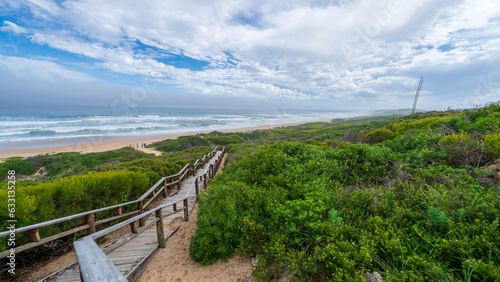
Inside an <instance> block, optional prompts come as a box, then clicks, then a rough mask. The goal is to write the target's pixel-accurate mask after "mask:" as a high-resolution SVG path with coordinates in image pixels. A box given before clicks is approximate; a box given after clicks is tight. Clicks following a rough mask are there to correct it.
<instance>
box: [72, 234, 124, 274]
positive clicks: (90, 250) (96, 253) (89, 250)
mask: <svg viewBox="0 0 500 282" xmlns="http://www.w3.org/2000/svg"><path fill="white" fill-rule="evenodd" d="M82 239H83V240H78V241H76V242H75V243H74V244H73V245H74V247H75V252H76V258H77V259H78V265H79V266H80V275H81V278H82V280H83V281H127V279H125V277H123V275H122V274H121V273H120V271H119V270H118V269H117V268H116V266H115V265H114V264H113V263H112V262H111V261H110V260H109V259H108V257H107V256H106V255H105V254H104V252H103V251H102V250H101V249H100V248H99V246H98V245H97V244H96V243H95V242H94V241H93V240H92V239H91V238H89V237H84V238H82Z"/></svg>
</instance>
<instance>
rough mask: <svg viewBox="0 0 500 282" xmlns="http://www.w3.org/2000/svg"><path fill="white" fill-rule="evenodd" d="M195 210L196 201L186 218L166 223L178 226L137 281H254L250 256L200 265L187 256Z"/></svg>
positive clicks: (195, 215)
mask: <svg viewBox="0 0 500 282" xmlns="http://www.w3.org/2000/svg"><path fill="white" fill-rule="evenodd" d="M197 211H198V204H196V206H195V207H194V209H193V213H192V214H191V215H190V217H189V221H187V222H184V221H182V220H181V219H179V220H176V221H174V222H173V223H172V224H170V225H169V227H177V226H179V227H180V228H179V230H178V231H177V232H176V233H175V234H174V235H173V236H172V237H170V238H169V239H168V240H167V242H166V244H165V249H159V250H158V253H156V255H155V257H154V258H153V260H152V261H151V263H150V264H149V265H148V267H147V268H146V270H145V271H144V273H143V274H142V275H141V277H139V279H138V281H139V282H149V281H217V282H219V281H257V280H255V278H254V277H253V276H252V270H253V267H252V263H251V259H250V258H240V257H238V256H234V257H231V258H229V259H228V261H227V262H224V261H222V260H218V261H217V262H215V263H214V264H212V265H201V264H199V263H197V262H195V261H194V260H193V259H192V258H191V255H190V254H189V243H190V241H191V236H194V234H195V232H196V220H197Z"/></svg>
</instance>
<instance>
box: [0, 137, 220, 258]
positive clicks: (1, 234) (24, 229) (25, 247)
mask: <svg viewBox="0 0 500 282" xmlns="http://www.w3.org/2000/svg"><path fill="white" fill-rule="evenodd" d="M223 150H224V148H223ZM216 151H217V147H215V148H214V149H213V150H212V151H211V152H210V153H208V154H207V155H205V156H203V159H205V158H209V157H208V156H213V155H214V154H215V152H216ZM203 159H202V160H203ZM187 168H189V164H186V165H185V166H184V167H183V168H182V169H181V170H180V171H179V172H178V173H177V174H174V175H170V176H166V177H163V178H161V179H160V180H158V182H156V183H155V184H154V185H153V186H152V187H151V188H150V189H148V190H147V191H146V192H145V193H144V194H143V195H142V196H141V197H139V198H138V199H137V200H133V201H130V202H126V203H122V204H118V205H113V206H109V207H104V208H100V209H95V210H91V211H87V212H83V213H79V214H74V215H69V216H65V217H62V218H57V219H53V220H49V221H45V222H41V223H36V224H32V225H29V226H24V227H19V228H16V229H15V231H14V232H15V233H20V232H27V231H32V230H37V229H39V228H41V227H45V226H49V225H54V224H57V223H61V222H65V221H70V220H74V219H77V218H81V217H87V216H91V215H95V214H97V213H99V212H103V211H108V210H112V209H118V211H119V213H121V210H122V207H125V206H129V205H133V204H137V203H142V201H143V200H144V199H145V198H146V197H148V196H149V195H150V194H152V193H154V191H155V190H156V188H158V187H159V186H160V184H161V183H162V182H164V181H165V180H166V179H169V178H172V177H177V176H179V175H181V174H182V173H184V174H183V176H182V177H179V179H178V180H176V181H174V182H171V183H167V184H166V185H164V186H165V187H164V189H166V187H167V186H171V185H174V184H178V185H180V181H181V179H182V178H183V177H184V176H185V175H186V169H187ZM187 171H189V170H187ZM160 191H161V189H160V190H159V191H158V194H159V192H160ZM150 202H151V201H149V202H148V203H147V204H149V203H150ZM144 207H145V206H143V208H144ZM137 212H140V211H137V210H136V211H135V212H134V213H137ZM126 215H131V213H127V214H126ZM121 217H123V216H121ZM121 217H120V218H121ZM98 222H99V224H101V223H104V222H106V221H103V220H100V221H98ZM96 223H97V222H96ZM96 223H94V225H96ZM81 227H83V226H81ZM81 227H77V228H74V229H72V230H75V229H80V228H81ZM87 228H89V225H88V224H86V225H85V228H83V229H87ZM83 229H80V230H83ZM88 230H89V231H92V230H91V229H88ZM67 232H68V231H64V232H61V233H59V234H56V235H52V236H50V237H47V238H44V239H40V236H39V234H38V232H36V234H35V235H37V236H31V237H32V240H33V238H36V239H37V240H35V243H28V244H26V245H23V246H19V247H17V248H16V249H15V250H16V251H15V253H16V254H17V253H19V252H22V251H25V250H28V249H30V248H33V247H36V246H39V245H41V244H40V243H41V242H44V243H48V242H51V241H53V240H57V239H59V238H61V237H60V236H58V235H62V234H65V236H67V235H69V234H72V233H69V234H66V233H67ZM10 234H11V231H10V230H9V231H3V232H0V238H1V237H6V236H10ZM94 234H95V233H94ZM48 239H50V241H48ZM9 253H10V252H9V250H7V251H5V252H2V253H0V259H1V258H5V257H6V256H7V255H8V254H9Z"/></svg>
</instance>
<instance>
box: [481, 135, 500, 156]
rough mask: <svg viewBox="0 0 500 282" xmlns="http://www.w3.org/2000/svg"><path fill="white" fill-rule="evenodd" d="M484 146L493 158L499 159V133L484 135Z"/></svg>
mask: <svg viewBox="0 0 500 282" xmlns="http://www.w3.org/2000/svg"><path fill="white" fill-rule="evenodd" d="M483 138H484V145H485V146H486V149H487V150H488V152H489V154H490V155H491V156H492V157H493V158H500V133H497V134H490V135H485V136H484V137H483Z"/></svg>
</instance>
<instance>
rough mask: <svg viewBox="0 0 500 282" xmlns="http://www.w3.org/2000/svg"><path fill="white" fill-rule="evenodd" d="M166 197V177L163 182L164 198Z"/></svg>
mask: <svg viewBox="0 0 500 282" xmlns="http://www.w3.org/2000/svg"><path fill="white" fill-rule="evenodd" d="M166 197H167V179H165V180H164V182H163V198H164V199H165V198H166Z"/></svg>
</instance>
